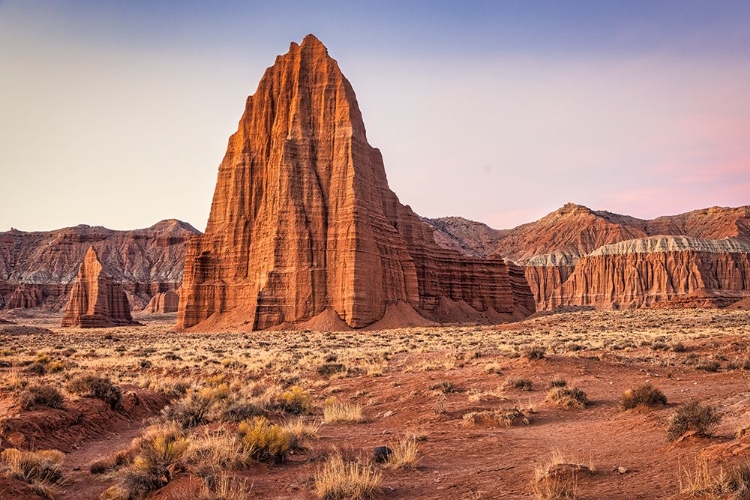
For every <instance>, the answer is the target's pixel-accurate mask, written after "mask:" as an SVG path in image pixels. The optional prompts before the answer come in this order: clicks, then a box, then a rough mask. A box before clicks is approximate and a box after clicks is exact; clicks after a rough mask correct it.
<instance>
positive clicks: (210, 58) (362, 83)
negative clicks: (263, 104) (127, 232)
mask: <svg viewBox="0 0 750 500" xmlns="http://www.w3.org/2000/svg"><path fill="white" fill-rule="evenodd" d="M748 26H750V3H748V2H744V1H743V2H724V1H712V2H692V1H669V2H658V1H644V2H638V1H627V2H601V1H590V2H583V1H579V2H566V1H562V0H560V1H548V2H534V1H517V2H503V1H487V2H471V1H467V2H440V1H433V2H426V1H410V2H404V1H400V2H395V1H393V2H386V1H382V2H356V1H346V2H343V1H342V2H268V3H260V2H197V1H193V2H189V1H188V2H176V1H170V2H168V1H163V2H159V1H128V2H124V1H123V2H114V1H56V2H53V1H34V2H29V1H24V0H5V1H3V0H0V68H2V70H1V72H0V75H1V76H2V78H0V174H1V178H2V185H3V189H2V195H0V230H7V229H9V228H10V227H11V226H12V227H16V228H18V229H22V230H42V229H54V228H58V227H63V226H70V225H75V224H79V223H86V224H90V225H105V226H107V227H112V228H116V229H129V228H136V227H145V226H149V225H151V224H153V223H155V222H157V221H158V220H161V219H164V218H178V219H182V220H186V221H187V222H190V223H191V224H193V225H194V226H196V227H197V228H199V229H201V230H202V229H204V228H205V223H206V219H207V217H208V212H209V208H210V199H211V196H212V194H213V189H214V183H215V180H216V172H217V168H218V164H219V162H220V161H221V158H222V156H223V154H224V150H225V147H226V141H227V138H228V137H229V135H230V134H231V133H232V132H234V130H235V129H236V126H237V121H238V119H239V117H240V115H241V113H242V109H243V106H244V101H245V98H246V97H247V95H249V94H252V93H253V92H254V91H255V88H256V86H257V83H258V80H259V78H260V76H261V75H262V73H263V71H264V70H265V68H266V67H267V66H269V65H271V64H272V63H273V61H274V58H275V56H276V55H277V54H281V53H284V52H286V50H287V49H288V46H289V43H290V42H291V41H297V42H299V41H301V40H302V38H303V37H304V36H305V35H306V34H307V33H314V34H316V35H317V36H318V37H319V38H320V39H321V40H322V41H323V43H325V44H326V45H327V47H328V49H329V53H330V54H331V56H332V57H334V58H336V59H337V60H338V61H339V64H340V66H341V68H342V70H343V71H344V73H345V74H346V75H347V77H348V78H349V80H350V81H351V82H352V85H353V86H354V89H355V91H356V92H357V97H358V100H359V103H360V107H361V109H362V112H363V115H364V119H365V124H366V126H367V129H368V137H369V140H370V143H371V144H372V145H373V146H375V147H378V148H380V149H381V151H382V153H383V157H384V160H385V167H386V172H387V174H388V178H389V182H390V186H391V188H392V189H393V190H394V191H395V192H396V193H397V194H398V195H399V197H400V199H401V201H402V202H404V203H407V204H409V205H411V206H412V207H413V208H414V209H415V210H416V211H417V212H418V213H419V214H421V215H425V216H428V217H439V216H445V215H461V216H464V217H467V218H471V219H474V220H479V221H482V222H486V223H488V224H490V225H491V226H493V227H497V228H507V227H512V226H515V225H518V224H521V223H524V222H529V221H531V220H535V219H537V218H539V217H541V216H542V215H544V214H546V213H548V212H550V211H552V210H554V209H556V208H558V207H559V206H561V205H562V204H564V203H566V202H568V201H573V202H576V203H581V204H584V205H588V206H590V207H592V208H595V209H604V210H610V211H614V212H619V213H626V214H629V215H633V216H637V217H643V218H651V217H655V216H657V215H664V214H674V213H679V212H684V211H687V210H691V209H697V208H703V207H706V206H712V205H722V206H736V205H742V204H750V140H748V139H747V138H748V136H749V135H750V92H748V89H750V30H748V29H747V27H748Z"/></svg>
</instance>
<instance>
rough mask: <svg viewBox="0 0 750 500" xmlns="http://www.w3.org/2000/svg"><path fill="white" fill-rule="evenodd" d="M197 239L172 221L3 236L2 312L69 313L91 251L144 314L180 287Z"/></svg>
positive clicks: (187, 228) (0, 237)
mask: <svg viewBox="0 0 750 500" xmlns="http://www.w3.org/2000/svg"><path fill="white" fill-rule="evenodd" d="M195 234H199V231H197V230H196V229H195V228H193V227H192V226H190V224H187V223H185V222H181V221H178V220H174V219H170V220H164V221H161V222H159V223H157V224H154V225H153V226H151V227H149V228H146V229H136V230H133V231H113V230H111V229H107V228H104V227H91V226H86V225H80V226H76V227H69V228H65V229H58V230H56V231H39V232H23V231H17V230H11V231H7V232H4V233H0V308H2V305H3V304H5V306H6V307H16V308H30V307H39V306H42V307H47V308H52V309H60V308H63V307H65V303H66V301H67V299H68V295H69V294H70V289H71V287H72V286H73V285H72V283H73V280H74V279H75V277H76V269H77V268H78V264H79V263H80V262H81V261H82V260H83V258H84V255H85V254H86V252H87V250H88V248H89V247H90V246H92V245H93V246H94V248H95V249H96V251H97V255H99V258H100V259H101V261H102V264H103V265H104V266H105V267H107V268H108V269H109V270H110V272H111V273H112V277H113V278H114V279H115V280H116V281H117V282H119V283H121V284H122V285H123V287H124V288H125V290H126V291H127V292H128V293H129V294H130V296H131V297H132V299H133V305H135V306H138V307H140V308H142V307H144V306H145V305H146V304H147V303H148V301H149V300H150V299H151V297H152V296H153V295H154V294H155V293H158V292H164V291H166V290H174V289H177V288H179V286H180V285H181V284H182V272H183V268H184V262H185V250H186V248H187V241H188V240H189V239H190V237H192V236H193V235H195Z"/></svg>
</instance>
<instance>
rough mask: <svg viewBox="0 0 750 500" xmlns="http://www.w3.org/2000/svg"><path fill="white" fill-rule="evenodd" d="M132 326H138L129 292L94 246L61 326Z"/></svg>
mask: <svg viewBox="0 0 750 500" xmlns="http://www.w3.org/2000/svg"><path fill="white" fill-rule="evenodd" d="M132 324H137V323H134V322H133V317H132V316H131V314H130V304H129V303H128V298H127V296H126V295H125V291H124V290H123V289H122V286H121V285H120V284H119V283H116V282H115V281H114V280H113V279H112V277H111V276H110V275H109V273H108V272H107V271H106V270H105V268H104V267H103V266H102V264H101V262H100V261H99V257H98V256H97V254H96V250H94V247H93V246H92V247H89V250H88V252H86V256H85V257H84V259H83V262H81V265H80V266H79V268H78V274H77V275H76V280H75V282H74V283H73V288H72V289H71V291H70V299H69V300H68V305H67V307H66V308H65V315H64V316H63V319H62V324H61V326H63V327H79V328H106V327H111V326H118V325H132Z"/></svg>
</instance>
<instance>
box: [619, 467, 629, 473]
mask: <svg viewBox="0 0 750 500" xmlns="http://www.w3.org/2000/svg"><path fill="white" fill-rule="evenodd" d="M617 472H619V473H620V474H626V473H627V472H628V469H626V468H625V467H618V468H617Z"/></svg>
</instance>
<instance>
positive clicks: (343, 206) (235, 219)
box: [178, 35, 534, 329]
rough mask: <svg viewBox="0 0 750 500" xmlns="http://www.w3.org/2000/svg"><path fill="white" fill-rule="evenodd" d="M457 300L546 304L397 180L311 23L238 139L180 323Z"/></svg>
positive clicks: (408, 310)
mask: <svg viewBox="0 0 750 500" xmlns="http://www.w3.org/2000/svg"><path fill="white" fill-rule="evenodd" d="M467 308H468V309H467ZM457 309H460V310H461V311H462V313H461V314H462V317H463V316H464V315H467V314H468V316H474V319H478V320H485V321H499V320H503V319H505V320H507V319H511V318H520V317H524V316H525V315H527V314H529V313H530V312H533V310H534V304H533V300H532V297H531V293H530V290H529V288H528V285H527V283H526V280H525V278H524V276H523V272H522V271H520V270H518V269H511V268H509V266H506V265H505V263H504V261H503V259H501V258H494V259H481V258H469V257H463V256H461V255H460V254H459V253H458V252H455V251H451V250H447V249H443V248H441V247H439V246H438V245H437V244H436V243H435V242H434V239H433V236H432V229H431V228H430V227H429V226H428V225H426V224H425V223H423V222H422V221H421V220H420V218H419V217H418V216H416V215H415V214H414V212H413V211H412V210H411V209H410V208H409V207H406V206H404V205H402V204H401V203H400V202H399V200H398V198H397V197H396V195H395V194H394V193H393V192H392V191H391V190H390V189H389V188H388V182H387V180H386V175H385V169H384V166H383V160H382V157H381V155H380V152H379V151H378V150H377V149H375V148H373V147H371V146H370V145H369V144H368V142H367V137H366V133H365V127H364V123H363V121H362V116H361V114H360V111H359V107H358V104H357V100H356V98H355V95H354V91H353V90H352V87H351V85H350V84H349V82H348V81H347V80H346V78H345V77H344V75H343V74H342V73H341V71H340V70H339V67H338V64H337V63H336V61H335V60H333V59H332V58H330V57H329V56H328V52H327V50H326V48H325V47H324V46H323V44H322V43H320V41H318V40H317V39H316V38H315V37H314V36H312V35H309V36H308V37H306V38H305V40H304V41H303V42H302V44H301V45H297V44H296V43H293V44H292V45H291V47H290V50H289V52H288V53H287V54H285V55H283V56H279V57H278V58H277V59H276V63H275V64H274V65H273V66H272V67H270V68H269V69H268V70H266V73H265V74H264V76H263V78H262V79H261V81H260V84H259V85H258V89H257V91H256V93H255V94H254V95H253V96H251V97H250V98H248V100H247V104H246V107H245V112H244V114H243V116H242V119H241V120H240V124H239V128H238V130H237V132H236V133H235V134H234V135H232V137H231V138H230V139H229V145H228V148H227V153H226V156H225V157H224V160H223V162H222V163H221V165H220V167H219V175H218V180H217V184H216V190H215V193H214V198H213V203H212V206H211V214H210V217H209V221H208V225H207V228H206V233H205V234H204V235H202V236H200V237H198V238H196V239H194V240H193V241H192V242H191V244H190V247H189V250H188V253H187V256H186V266H185V278H184V282H183V288H182V292H181V294H180V308H179V312H178V328H191V327H193V328H194V329H211V328H220V327H229V326H233V327H244V328H247V329H264V328H269V327H274V326H279V325H281V326H290V325H293V324H300V323H303V322H305V321H308V320H312V319H313V318H316V317H321V315H325V316H326V317H333V316H331V312H333V313H335V317H336V318H338V320H340V321H341V322H343V323H344V324H345V325H346V326H348V327H353V328H361V327H365V326H368V325H371V324H373V323H375V322H377V321H379V320H382V319H387V318H388V315H389V314H391V315H396V316H398V317H394V318H390V319H391V320H395V324H394V321H391V322H390V323H389V324H390V325H391V326H397V325H398V324H399V321H398V319H399V318H401V319H404V321H405V322H406V317H407V316H408V317H409V318H410V319H409V321H414V320H415V318H427V319H429V320H437V321H447V320H450V319H451V316H452V313H451V311H454V310H457ZM472 311H473V313H472ZM410 314H411V316H410Z"/></svg>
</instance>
